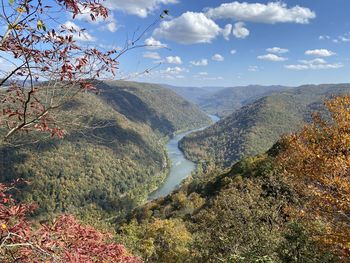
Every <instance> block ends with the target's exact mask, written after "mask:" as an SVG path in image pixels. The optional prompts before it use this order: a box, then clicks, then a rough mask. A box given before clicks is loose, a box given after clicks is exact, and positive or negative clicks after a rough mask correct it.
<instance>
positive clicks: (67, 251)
mask: <svg viewBox="0 0 350 263" xmlns="http://www.w3.org/2000/svg"><path fill="white" fill-rule="evenodd" d="M11 188H13V186H11V187H9V186H6V185H3V184H0V262H3V263H6V262H20V263H27V262H28V263H29V262H34V263H35V262H47V263H49V262H57V263H60V262H62V263H63V262H64V263H69V262H70V263H99V262H104V263H108V262H111V263H112V262H113V263H114V262H119V263H141V262H142V261H141V260H140V259H139V258H137V257H134V256H132V255H128V254H127V252H126V250H125V248H124V246H122V245H120V244H117V243H113V242H111V241H112V237H111V236H110V235H108V234H103V233H101V232H99V231H97V230H96V229H94V228H92V227H90V226H83V225H81V224H80V223H79V222H78V221H77V220H75V219H74V218H73V217H72V216H69V215H62V216H60V217H59V218H58V219H57V220H56V221H55V222H54V223H53V224H51V225H41V226H40V227H38V228H36V227H34V225H33V224H32V223H31V222H30V221H29V220H28V219H27V216H28V214H29V213H30V212H32V211H33V210H34V209H35V207H34V206H31V205H26V204H18V203H16V202H15V200H13V199H12V198H11V195H9V194H8V191H9V190H11Z"/></svg>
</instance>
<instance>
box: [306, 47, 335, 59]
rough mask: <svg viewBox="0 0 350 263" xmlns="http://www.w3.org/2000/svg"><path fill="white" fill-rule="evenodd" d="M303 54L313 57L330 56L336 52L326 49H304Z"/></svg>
mask: <svg viewBox="0 0 350 263" xmlns="http://www.w3.org/2000/svg"><path fill="white" fill-rule="evenodd" d="M305 55H309V56H315V57H331V56H334V55H336V53H334V52H333V51H330V50H327V49H313V50H306V51H305Z"/></svg>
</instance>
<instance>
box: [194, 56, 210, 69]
mask: <svg viewBox="0 0 350 263" xmlns="http://www.w3.org/2000/svg"><path fill="white" fill-rule="evenodd" d="M190 64H191V65H193V66H196V67H200V66H202V67H204V66H208V60H207V59H205V58H203V59H201V60H199V61H190Z"/></svg>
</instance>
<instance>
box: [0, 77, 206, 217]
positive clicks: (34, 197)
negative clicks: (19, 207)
mask: <svg viewBox="0 0 350 263" xmlns="http://www.w3.org/2000/svg"><path fill="white" fill-rule="evenodd" d="M97 87H98V89H99V90H100V95H95V94H89V93H85V94H80V95H79V96H77V97H76V98H75V99H74V100H72V101H70V102H68V103H66V106H65V107H64V108H63V109H60V110H58V111H57V112H54V113H53V114H55V115H57V118H58V121H59V122H60V123H62V125H63V128H65V130H66V132H67V135H66V137H65V138H64V139H62V140H59V139H50V140H48V141H43V142H41V143H38V144H34V145H28V146H23V147H20V148H9V147H0V156H1V158H0V180H1V182H4V181H12V180H13V179H15V178H24V179H26V180H28V181H29V182H30V184H28V185H26V186H24V188H23V189H22V190H23V191H21V195H20V196H17V197H18V198H19V199H21V200H24V201H29V202H34V203H38V204H40V210H39V211H38V216H43V217H46V216H48V215H49V216H51V215H53V214H55V213H61V212H71V213H75V214H78V215H80V216H81V218H83V219H84V220H87V221H89V220H90V221H94V218H95V217H96V216H100V215H101V214H105V213H110V214H113V215H115V214H116V213H120V212H121V211H123V210H128V209H130V208H132V207H134V206H135V205H136V204H139V203H140V202H142V201H143V200H145V199H146V197H147V195H148V193H150V192H152V191H153V190H155V189H156V188H157V186H158V185H159V184H160V183H161V182H162V181H163V180H164V178H165V176H166V174H167V171H168V168H167V167H168V160H167V155H166V152H165V142H166V138H167V137H168V136H170V135H172V134H173V133H176V132H179V131H183V130H188V129H192V128H198V127H203V126H206V125H208V124H209V123H210V119H209V118H208V117H207V115H206V114H205V113H203V112H202V111H201V110H200V109H199V108H198V107H197V106H195V105H193V104H191V103H190V102H188V101H186V100H184V99H183V98H181V97H179V96H178V95H176V94H175V93H174V92H172V91H169V90H168V89H164V88H162V87H161V86H158V85H151V84H145V83H135V82H120V81H106V82H99V83H98V84H97ZM0 134H1V130H0ZM31 136H32V137H31V139H45V136H46V135H44V134H32V135H31Z"/></svg>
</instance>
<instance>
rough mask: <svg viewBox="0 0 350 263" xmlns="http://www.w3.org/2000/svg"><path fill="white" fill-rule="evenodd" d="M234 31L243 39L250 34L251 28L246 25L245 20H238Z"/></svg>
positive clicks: (237, 36)
mask: <svg viewBox="0 0 350 263" xmlns="http://www.w3.org/2000/svg"><path fill="white" fill-rule="evenodd" d="M232 32H233V35H234V36H235V37H236V38H241V39H244V38H246V37H247V36H249V34H250V32H249V30H248V29H247V28H245V27H244V23H243V22H237V23H236V24H235V26H234V28H233V31H232Z"/></svg>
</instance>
